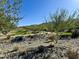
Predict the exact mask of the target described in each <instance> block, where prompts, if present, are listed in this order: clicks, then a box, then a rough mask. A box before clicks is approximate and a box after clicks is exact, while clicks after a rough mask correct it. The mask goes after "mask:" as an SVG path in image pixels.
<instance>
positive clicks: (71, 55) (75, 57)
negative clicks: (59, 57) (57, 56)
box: [67, 50, 79, 59]
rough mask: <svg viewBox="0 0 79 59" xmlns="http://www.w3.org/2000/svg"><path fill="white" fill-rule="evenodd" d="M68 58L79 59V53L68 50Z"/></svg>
mask: <svg viewBox="0 0 79 59" xmlns="http://www.w3.org/2000/svg"><path fill="white" fill-rule="evenodd" d="M67 56H68V59H79V54H78V51H71V50H68V51H67Z"/></svg>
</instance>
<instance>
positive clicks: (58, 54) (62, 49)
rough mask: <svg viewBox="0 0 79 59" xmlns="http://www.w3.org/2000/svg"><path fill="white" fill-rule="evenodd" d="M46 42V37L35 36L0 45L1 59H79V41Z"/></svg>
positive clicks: (12, 40) (21, 37) (18, 38)
mask: <svg viewBox="0 0 79 59" xmlns="http://www.w3.org/2000/svg"><path fill="white" fill-rule="evenodd" d="M46 40H47V38H46V36H45V35H40V36H39V35H34V36H25V37H23V36H20V37H17V38H14V39H11V41H10V42H8V43H0V59H79V39H71V40H58V43H56V44H53V43H52V42H48V43H46V42H45V41H46ZM51 43H52V45H50V44H51Z"/></svg>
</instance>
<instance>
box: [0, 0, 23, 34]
mask: <svg viewBox="0 0 79 59" xmlns="http://www.w3.org/2000/svg"><path fill="white" fill-rule="evenodd" d="M21 4H22V0H18V1H17V0H12V1H11V0H1V1H0V31H2V33H3V34H4V32H5V31H6V32H5V34H6V33H7V32H8V31H10V30H11V29H13V28H15V27H16V26H17V23H18V21H19V20H20V19H21V17H20V15H19V13H20V7H21Z"/></svg>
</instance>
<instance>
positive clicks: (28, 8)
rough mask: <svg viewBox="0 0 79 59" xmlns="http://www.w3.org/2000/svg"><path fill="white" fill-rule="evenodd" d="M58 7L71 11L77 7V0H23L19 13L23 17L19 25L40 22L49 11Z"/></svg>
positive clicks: (78, 1) (78, 6) (78, 4)
mask: <svg viewBox="0 0 79 59" xmlns="http://www.w3.org/2000/svg"><path fill="white" fill-rule="evenodd" d="M58 8H63V9H68V10H69V11H73V10H74V9H77V8H79V0H23V7H22V8H21V15H22V16H23V17H24V18H23V19H22V20H21V21H20V22H19V26H26V25H32V24H40V23H42V22H44V18H45V17H48V16H49V13H54V12H55V11H56V10H57V9H58Z"/></svg>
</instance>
